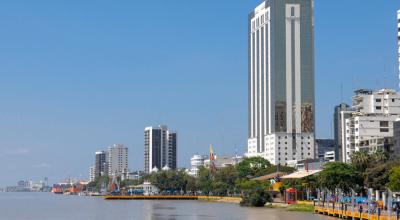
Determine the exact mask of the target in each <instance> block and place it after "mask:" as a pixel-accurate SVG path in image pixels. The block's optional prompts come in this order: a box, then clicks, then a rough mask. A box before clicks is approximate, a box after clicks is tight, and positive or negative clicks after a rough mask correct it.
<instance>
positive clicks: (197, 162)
mask: <svg viewBox="0 0 400 220" xmlns="http://www.w3.org/2000/svg"><path fill="white" fill-rule="evenodd" d="M206 158H207V156H205V155H198V154H195V155H193V156H192V158H190V165H191V167H190V170H189V174H190V175H192V176H197V174H198V172H199V167H200V166H204V161H205V160H206Z"/></svg>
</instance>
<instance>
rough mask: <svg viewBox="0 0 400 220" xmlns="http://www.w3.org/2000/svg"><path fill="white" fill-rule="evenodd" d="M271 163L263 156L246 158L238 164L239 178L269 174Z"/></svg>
mask: <svg viewBox="0 0 400 220" xmlns="http://www.w3.org/2000/svg"><path fill="white" fill-rule="evenodd" d="M270 168H271V163H270V162H269V161H268V160H266V159H264V158H262V157H249V158H245V159H244V160H243V161H242V162H240V163H239V164H237V165H236V170H237V172H238V177H239V178H253V177H257V176H261V175H265V174H268V172H269V171H270Z"/></svg>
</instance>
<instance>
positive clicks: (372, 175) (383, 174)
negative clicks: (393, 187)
mask: <svg viewBox="0 0 400 220" xmlns="http://www.w3.org/2000/svg"><path fill="white" fill-rule="evenodd" d="M390 169H391V166H390V165H389V164H388V163H382V164H377V165H376V166H375V167H370V168H367V169H366V170H365V172H364V173H363V177H364V185H365V186H366V187H368V188H373V189H376V190H385V187H386V184H387V183H388V181H389V171H390Z"/></svg>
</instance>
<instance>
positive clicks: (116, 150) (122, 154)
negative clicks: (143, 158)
mask: <svg viewBox="0 0 400 220" xmlns="http://www.w3.org/2000/svg"><path fill="white" fill-rule="evenodd" d="M107 156H108V161H107V163H108V175H109V176H113V175H116V176H121V174H122V173H124V172H126V171H127V170H128V148H127V147H125V146H124V145H122V144H114V145H112V146H110V147H108V152H107Z"/></svg>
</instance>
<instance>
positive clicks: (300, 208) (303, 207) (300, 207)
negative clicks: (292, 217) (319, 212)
mask: <svg viewBox="0 0 400 220" xmlns="http://www.w3.org/2000/svg"><path fill="white" fill-rule="evenodd" d="M287 210H288V211H295V212H313V211H314V206H313V205H309V204H293V205H290V206H289V207H288V208H287Z"/></svg>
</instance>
